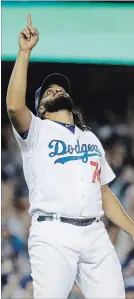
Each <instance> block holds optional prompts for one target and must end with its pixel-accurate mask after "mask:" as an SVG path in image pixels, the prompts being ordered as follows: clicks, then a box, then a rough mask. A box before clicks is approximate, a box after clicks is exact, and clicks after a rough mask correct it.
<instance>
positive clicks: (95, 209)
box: [13, 114, 125, 299]
mask: <svg viewBox="0 0 134 299" xmlns="http://www.w3.org/2000/svg"><path fill="white" fill-rule="evenodd" d="M13 131H14V134H15V137H16V139H17V142H18V144H19V146H20V149H21V153H22V159H23V168H24V175H25V179H26V182H27V185H28V188H29V200H30V210H29V212H30V214H31V215H32V225H31V228H30V236H29V242H28V245H29V256H30V262H31V269H32V277H33V286H34V298H44V299H45V298H47V299H48V298H51V299H52V298H67V297H68V295H69V293H70V290H71V288H72V286H73V284H74V281H75V280H76V282H77V284H78V285H79V287H80V288H81V290H82V292H83V294H84V296H85V298H112V299H113V298H125V295H124V286H123V279H122V274H121V267H120V264H119V261H118V258H117V256H116V253H115V251H114V247H113V245H112V244H111V242H110V240H109V237H108V234H107V232H106V230H105V228H104V225H103V223H102V222H101V221H100V222H94V223H92V224H91V225H88V226H85V227H83V226H74V225H71V224H68V223H62V222H60V221H57V220H55V221H45V222H38V221H37V218H38V215H45V214H49V213H56V214H57V216H59V215H60V216H67V217H74V218H83V217H88V218H92V217H101V216H103V215H104V212H103V210H102V201H101V186H103V185H105V184H108V183H109V182H111V181H112V180H113V179H114V178H115V175H114V173H113V171H112V170H111V168H110V166H109V165H108V163H107V162H106V160H105V153H104V150H103V147H102V145H101V143H100V141H99V140H98V138H97V137H96V136H95V135H94V134H93V133H92V132H90V131H88V132H83V131H81V130H80V129H79V128H78V127H75V132H74V134H73V133H72V132H71V131H70V130H68V129H67V128H65V127H63V126H62V125H60V124H58V123H56V122H53V121H50V120H44V121H42V120H41V119H39V118H37V117H35V116H34V115H33V114H32V121H31V125H30V129H29V133H28V137H27V139H26V140H23V139H22V138H21V137H20V135H19V134H18V133H17V132H16V131H15V129H14V128H13Z"/></svg>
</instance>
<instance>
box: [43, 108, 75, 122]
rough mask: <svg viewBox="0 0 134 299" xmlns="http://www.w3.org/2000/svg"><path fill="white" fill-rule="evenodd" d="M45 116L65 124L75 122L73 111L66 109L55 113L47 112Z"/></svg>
mask: <svg viewBox="0 0 134 299" xmlns="http://www.w3.org/2000/svg"><path fill="white" fill-rule="evenodd" d="M45 117H46V118H48V119H50V120H53V121H59V122H63V123H65V124H70V125H73V124H74V121H73V115H72V113H71V112H68V111H65V110H63V111H58V112H54V113H46V114H45Z"/></svg>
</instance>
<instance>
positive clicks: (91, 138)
mask: <svg viewBox="0 0 134 299" xmlns="http://www.w3.org/2000/svg"><path fill="white" fill-rule="evenodd" d="M84 135H85V138H86V141H87V142H88V143H91V144H95V145H97V146H98V147H99V148H100V149H101V151H102V152H103V151H104V149H103V146H102V144H101V141H100V140H99V138H98V137H97V136H96V135H95V134H94V133H93V132H92V131H90V130H89V131H84Z"/></svg>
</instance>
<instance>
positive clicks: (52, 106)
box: [44, 96, 74, 113]
mask: <svg viewBox="0 0 134 299" xmlns="http://www.w3.org/2000/svg"><path fill="white" fill-rule="evenodd" d="M44 108H45V110H46V111H47V112H50V113H51V112H52V113H53V112H58V111H61V110H67V111H69V112H72V110H73V109H74V106H73V101H72V99H71V98H70V97H69V96H59V97H58V98H57V99H55V100H54V101H52V100H49V101H48V102H46V103H45V104H44Z"/></svg>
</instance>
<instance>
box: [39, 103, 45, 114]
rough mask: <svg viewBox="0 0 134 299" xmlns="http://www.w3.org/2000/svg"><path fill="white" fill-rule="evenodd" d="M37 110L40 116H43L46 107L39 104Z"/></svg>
mask: <svg viewBox="0 0 134 299" xmlns="http://www.w3.org/2000/svg"><path fill="white" fill-rule="evenodd" d="M38 111H39V114H40V115H41V116H43V115H44V114H45V112H46V109H45V107H44V106H43V105H40V107H39V109H38Z"/></svg>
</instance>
